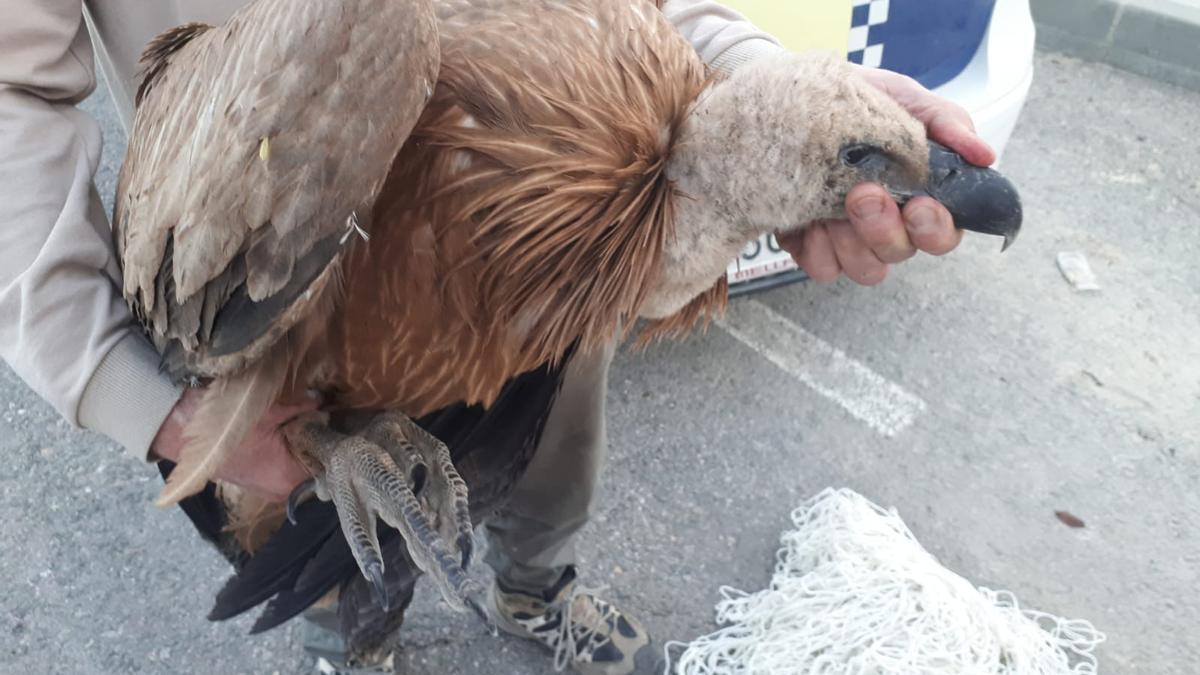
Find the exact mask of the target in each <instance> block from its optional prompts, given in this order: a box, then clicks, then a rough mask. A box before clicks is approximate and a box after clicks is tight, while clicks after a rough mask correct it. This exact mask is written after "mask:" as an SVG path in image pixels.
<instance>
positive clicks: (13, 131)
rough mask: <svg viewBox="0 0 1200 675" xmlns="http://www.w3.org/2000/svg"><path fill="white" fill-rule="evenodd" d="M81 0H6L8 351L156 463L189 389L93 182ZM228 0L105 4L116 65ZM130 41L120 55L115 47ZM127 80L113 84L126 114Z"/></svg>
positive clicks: (4, 332) (698, 22)
mask: <svg viewBox="0 0 1200 675" xmlns="http://www.w3.org/2000/svg"><path fill="white" fill-rule="evenodd" d="M81 4H82V3H81V2H80V0H0V17H3V20H2V21H0V357H2V358H3V359H4V361H5V362H7V363H8V364H9V365H10V366H11V367H12V369H13V370H14V371H15V372H16V373H17V375H18V376H20V377H21V378H22V379H24V380H25V382H26V383H28V384H29V386H30V387H32V388H33V390H34V391H35V392H37V394H38V395H40V396H41V397H42V398H44V399H46V400H47V401H48V402H49V403H50V404H51V405H53V406H54V407H55V409H57V410H58V412H59V413H61V414H62V416H63V417H64V418H66V419H67V420H68V421H70V422H72V423H73V424H76V425H79V426H83V427H85V428H89V429H92V430H95V431H98V432H100V433H102V434H104V435H106V436H108V437H109V438H112V439H114V440H116V441H117V442H119V443H121V444H122V445H124V446H125V447H126V448H128V449H129V451H130V453H132V454H133V455H134V456H135V457H138V458H141V459H145V458H146V457H147V454H148V449H149V446H150V442H151V441H152V440H153V438H154V435H155V433H156V432H157V430H158V427H159V426H160V425H161V423H162V420H163V419H165V417H166V416H167V414H168V413H169V412H170V410H171V408H172V407H173V406H174V404H175V401H176V400H177V399H178V397H179V394H180V390H179V389H178V388H176V387H175V386H174V385H172V383H171V382H170V381H169V380H168V379H167V378H166V377H165V376H163V375H162V374H160V373H159V371H158V355H157V353H155V351H154V349H153V348H152V347H151V345H150V343H149V342H148V341H147V340H146V339H145V338H144V337H143V336H142V335H141V332H140V330H139V329H138V328H137V327H136V325H135V324H134V322H133V320H132V317H131V316H130V313H129V310H128V308H127V306H126V305H125V302H124V301H123V299H122V297H121V293H120V288H119V273H118V269H117V262H116V259H115V255H114V253H113V249H112V243H111V238H110V230H109V224H108V218H107V216H106V214H105V213H104V212H103V209H102V207H101V205H100V201H99V199H98V197H97V195H96V191H95V188H94V187H93V176H94V174H95V171H96V168H97V165H98V163H99V159H100V140H101V139H100V131H99V128H98V126H97V124H96V122H95V120H93V119H91V118H90V117H89V116H88V115H87V114H85V113H84V112H82V111H80V110H78V109H77V108H76V107H75V104H76V103H78V102H79V101H80V100H82V99H84V98H85V97H87V95H88V94H89V93H91V91H92V90H93V89H94V88H95V85H96V80H95V66H94V58H93V47H92V43H91V41H90V40H89V37H88V30H87V26H86V24H85V22H84V20H83V13H82V7H81ZM217 4H218V5H219V7H216V8H215V9H214V5H213V3H212V2H210V1H207V0H179V1H178V2H175V3H173V4H171V5H170V11H169V12H167V10H166V9H163V8H156V7H153V6H151V7H148V6H146V5H145V4H144V3H143V2H142V1H141V0H137V1H133V0H125V1H123V0H113V1H111V2H108V3H106V4H105V5H103V6H101V7H98V8H97V9H101V10H103V11H102V13H101V15H100V16H99V17H98V18H99V19H100V20H99V21H98V22H97V26H98V27H99V28H98V29H99V30H100V33H101V38H102V40H103V42H104V43H106V44H107V45H109V46H110V53H108V61H106V63H108V64H109V67H110V69H111V70H113V73H111V74H112V75H114V76H115V77H118V78H122V79H121V80H120V81H121V82H124V81H125V79H126V77H127V76H128V77H132V71H133V69H134V64H133V63H132V60H133V59H132V57H129V56H128V55H129V54H133V53H136V52H138V51H140V50H141V47H142V44H137V45H134V46H132V47H130V46H129V45H128V44H126V43H127V42H132V41H136V42H139V43H144V42H145V41H146V37H145V35H141V33H145V32H147V31H148V30H151V28H152V27H151V26H149V25H148V24H154V23H157V22H160V21H161V22H168V21H172V20H175V21H178V20H179V19H180V18H182V17H194V18H196V19H206V20H210V21H215V20H218V19H217V16H218V15H221V14H223V13H228V12H229V11H232V8H233V7H234V6H236V5H237V4H238V3H237V2H236V0H223V1H222V2H221V3H217ZM664 11H665V12H666V14H667V16H668V17H669V18H670V19H671V21H672V22H673V23H674V24H675V25H676V26H677V27H678V28H679V30H680V32H681V33H682V34H683V35H684V36H686V37H687V38H688V40H689V41H690V42H691V43H692V44H693V45H694V46H695V47H696V50H697V51H698V52H699V53H700V55H701V56H702V57H703V58H704V60H705V61H706V62H708V63H710V64H712V65H713V66H715V67H717V68H721V69H723V70H731V69H733V68H735V67H736V66H738V65H740V64H742V63H745V62H746V61H748V60H750V59H752V58H754V57H755V56H757V55H759V54H762V53H765V52H769V51H773V50H777V49H779V47H778V46H777V45H776V43H775V42H774V41H773V40H772V39H771V38H770V36H768V35H766V34H765V33H762V32H761V31H759V30H758V29H756V28H755V27H754V26H753V25H751V24H750V23H749V22H748V21H746V20H745V19H744V18H743V17H741V16H740V15H738V14H737V13H735V12H732V11H730V10H728V9H726V8H725V7H723V6H721V5H720V4H718V3H716V2H711V1H708V0H669V2H667V4H666V6H665V8H664ZM155 12H157V13H155ZM160 14H161V16H160ZM135 26H136V27H137V30H135V29H134V28H133V27H135ZM169 27H170V25H163V26H161V27H157V28H158V29H160V30H165V29H166V28H169ZM135 34H136V36H135ZM118 48H119V51H120V52H121V54H120V55H117V54H116V53H115V52H112V51H111V50H112V49H118ZM114 56H118V58H116V59H114V58H113V57H114ZM126 57H128V58H126ZM126 89H127V88H126V87H116V88H114V89H113V95H114V99H118V98H119V99H121V100H118V101H117V103H118V107H119V108H120V109H122V110H125V111H127V110H128V109H129V107H130V105H129V104H130V101H127V100H124V97H125V94H124V93H123V92H124V91H125V90H126Z"/></svg>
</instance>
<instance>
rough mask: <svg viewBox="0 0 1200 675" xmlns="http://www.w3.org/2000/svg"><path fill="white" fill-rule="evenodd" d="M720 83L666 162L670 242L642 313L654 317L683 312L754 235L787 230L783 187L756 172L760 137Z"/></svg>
mask: <svg viewBox="0 0 1200 675" xmlns="http://www.w3.org/2000/svg"><path fill="white" fill-rule="evenodd" d="M721 86H722V85H721V84H720V83H717V84H715V85H713V86H712V87H710V88H709V89H708V90H706V91H705V92H704V93H703V94H701V96H700V97H699V98H698V99H697V101H696V103H695V104H694V105H693V108H692V110H691V111H690V112H689V114H688V116H687V119H686V120H685V122H684V123H683V124H682V125H681V127H680V129H679V131H678V132H677V133H678V136H677V138H676V142H675V144H674V149H673V151H672V153H671V159H670V160H669V162H668V164H667V177H668V178H669V179H670V180H671V183H672V184H673V186H674V188H675V192H676V195H677V196H676V199H675V205H674V207H675V208H674V213H675V219H674V220H675V222H674V236H673V237H671V238H669V239H668V241H667V242H666V247H665V250H664V252H663V265H662V271H661V273H660V278H659V281H658V283H657V285H656V288H655V291H654V292H653V293H652V294H651V295H650V297H649V299H648V300H647V302H646V303H645V304H644V305H643V307H642V310H641V315H642V316H643V317H646V318H652V319H658V318H664V317H666V316H670V315H671V314H673V313H675V312H677V311H679V310H680V309H682V308H683V307H684V306H685V305H686V304H687V303H688V302H690V301H691V300H692V299H693V298H695V297H697V296H698V295H700V294H701V293H703V292H704V291H705V290H707V289H709V288H710V287H712V285H713V283H714V281H715V280H716V279H718V278H719V277H720V276H721V275H722V274H723V273H724V271H725V268H726V266H727V265H728V264H729V261H730V260H733V259H734V257H736V256H737V254H738V253H739V252H740V251H741V250H742V248H743V247H745V245H746V244H747V243H749V242H750V241H752V240H754V239H756V238H757V237H758V236H759V235H762V234H765V233H767V232H771V231H774V230H776V229H778V228H779V227H781V226H782V225H783V224H784V217H783V215H782V211H783V209H784V208H785V207H784V201H783V200H784V199H786V197H783V196H782V195H781V197H782V198H781V199H775V198H773V197H772V193H773V192H779V193H783V192H786V190H787V185H786V181H783V180H775V181H774V182H775V183H780V184H779V185H777V186H773V185H768V184H765V183H767V182H770V179H771V177H769V176H764V175H763V173H762V171H759V170H756V169H757V167H759V166H760V165H761V163H762V155H763V153H764V152H768V151H769V149H768V148H765V147H761V143H758V142H756V141H760V140H763V139H762V137H761V134H756V133H755V131H754V128H753V127H752V126H751V125H752V124H753V120H752V119H747V118H748V116H747V115H745V114H744V113H742V112H741V111H740V110H739V109H738V106H737V101H736V97H734V96H723V95H722V93H724V92H721V91H720V89H721Z"/></svg>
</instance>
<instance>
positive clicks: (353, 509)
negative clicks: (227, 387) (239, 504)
mask: <svg viewBox="0 0 1200 675" xmlns="http://www.w3.org/2000/svg"><path fill="white" fill-rule="evenodd" d="M284 433H285V435H286V437H287V440H288V443H289V445H290V447H291V448H292V451H293V452H296V453H299V454H303V455H306V456H307V457H310V458H312V459H313V460H315V463H318V464H319V465H320V466H322V467H324V473H323V474H321V475H320V476H318V477H317V478H316V479H315V480H314V486H313V487H312V488H310V490H311V491H312V492H315V494H317V496H318V497H321V498H325V495H329V496H330V497H331V498H332V500H333V503H334V505H335V506H336V507H337V512H338V518H339V519H340V521H341V526H342V532H343V533H344V534H345V536H346V542H347V543H348V544H349V545H350V551H351V553H352V554H353V555H354V559H355V561H356V562H357V563H358V566H359V569H360V570H361V571H362V573H363V576H364V577H365V578H366V579H367V581H368V582H369V583H370V585H371V591H372V594H373V595H374V597H375V600H376V602H377V603H379V605H380V607H382V608H383V609H384V610H387V608H388V606H389V604H390V603H389V599H388V594H387V586H386V583H385V579H384V574H383V572H384V561H383V557H382V555H381V552H380V548H379V539H378V533H377V531H376V522H377V520H378V519H379V518H382V519H383V521H384V522H385V523H387V524H388V525H391V526H392V527H394V528H396V529H397V530H399V531H400V534H401V535H402V536H403V537H404V541H405V544H406V546H407V548H408V553H409V556H410V557H411V558H412V560H413V562H414V563H415V564H416V566H417V567H418V568H420V570H421V571H422V572H424V573H425V574H428V575H429V576H430V577H431V578H432V579H433V581H434V583H435V584H436V585H437V587H438V590H439V591H441V594H442V597H443V598H444V599H445V600H446V602H447V603H448V604H449V605H450V606H451V607H453V608H455V609H457V610H460V611H461V610H466V609H471V610H474V611H475V613H477V614H480V616H481V617H485V622H487V623H488V627H489V629H491V628H492V626H491V624H490V620H488V619H486V612H484V611H483V608H482V606H481V604H480V602H479V600H478V597H480V596H482V593H483V589H482V587H481V586H480V585H479V583H478V582H476V581H475V580H474V579H472V578H471V577H470V576H469V575H468V574H467V570H466V563H468V562H469V561H470V558H471V553H472V550H473V544H474V540H473V538H472V527H471V519H470V511H469V508H468V506H469V503H468V499H467V485H466V482H465V481H463V479H462V477H461V476H459V474H458V472H457V471H456V470H455V468H454V464H453V462H452V461H451V458H450V451H449V449H448V448H446V446H445V444H443V443H442V442H440V441H438V440H437V439H436V438H435V437H433V436H432V435H430V434H429V433H428V432H426V431H424V430H423V429H421V428H420V427H418V426H417V425H416V424H415V423H413V422H412V421H411V420H410V419H408V418H407V417H405V416H404V415H401V414H399V413H382V414H380V415H378V416H377V417H376V418H375V419H373V420H372V421H371V422H370V423H369V424H368V425H367V427H366V428H365V429H364V430H363V431H362V432H361V435H357V436H346V435H343V434H341V433H339V432H337V431H334V430H332V429H330V428H329V426H328V425H327V423H326V420H325V419H324V418H310V419H307V420H301V421H297V422H295V423H293V424H292V425H289V426H288V427H285V429H284ZM301 487H302V488H303V487H305V486H301ZM299 492H301V488H297V490H296V491H295V492H294V493H293V496H296V493H299Z"/></svg>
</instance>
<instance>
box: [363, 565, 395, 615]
mask: <svg viewBox="0 0 1200 675" xmlns="http://www.w3.org/2000/svg"><path fill="white" fill-rule="evenodd" d="M363 575H364V576H365V577H367V581H368V582H369V583H370V584H371V595H373V596H374V597H375V604H377V605H379V608H380V609H382V610H383V611H385V612H386V611H388V609H389V608H390V607H391V602H390V601H389V600H388V594H387V585H386V584H385V583H384V582H383V566H382V565H377V564H375V563H371V564H368V565H367V566H366V567H365V568H363Z"/></svg>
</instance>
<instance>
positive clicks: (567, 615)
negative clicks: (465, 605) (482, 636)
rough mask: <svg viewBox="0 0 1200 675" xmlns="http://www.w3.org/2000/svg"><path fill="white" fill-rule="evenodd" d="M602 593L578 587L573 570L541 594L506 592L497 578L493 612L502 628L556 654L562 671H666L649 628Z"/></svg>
mask: <svg viewBox="0 0 1200 675" xmlns="http://www.w3.org/2000/svg"><path fill="white" fill-rule="evenodd" d="M600 590H601V589H589V588H584V587H583V586H580V585H579V584H577V583H575V568H573V567H568V568H567V570H566V572H564V573H563V575H562V578H560V579H559V580H558V582H557V583H556V584H554V586H551V587H550V588H548V589H546V590H545V591H543V592H542V593H541V595H540V596H538V595H530V594H528V593H524V592H521V591H517V590H509V589H506V588H505V587H504V586H503V584H501V583H500V582H499V580H497V581H496V582H495V583H493V584H492V588H491V591H490V592H489V593H488V611H489V612H490V613H491V615H492V619H493V620H494V621H495V622H496V626H497V627H498V628H499V629H500V630H503V631H504V632H506V633H510V634H512V635H516V636H518V637H522V638H526V639H529V640H533V641H535V642H537V643H538V644H541V645H542V646H544V647H546V648H548V649H550V651H552V652H554V668H555V669H556V670H560V671H561V670H565V669H566V667H567V666H571V667H573V669H574V671H575V672H577V673H579V674H580V675H632V674H635V673H636V674H638V675H643V674H644V675H650V674H652V673H653V674H655V675H657V674H658V673H661V672H662V670H663V668H662V661H661V654H660V653H659V651H658V650H657V649H656V648H655V647H654V645H653V643H652V642H651V640H650V636H649V635H648V634H647V633H646V630H645V629H644V628H642V626H641V625H640V624H638V623H637V622H636V621H634V620H633V619H632V618H630V617H628V616H626V615H625V614H623V613H622V612H621V610H619V609H617V608H616V607H614V606H612V605H611V604H609V603H608V602H605V601H604V600H601V599H600V598H598V597H596V595H595V594H596V593H597V592H599V591H600Z"/></svg>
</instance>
